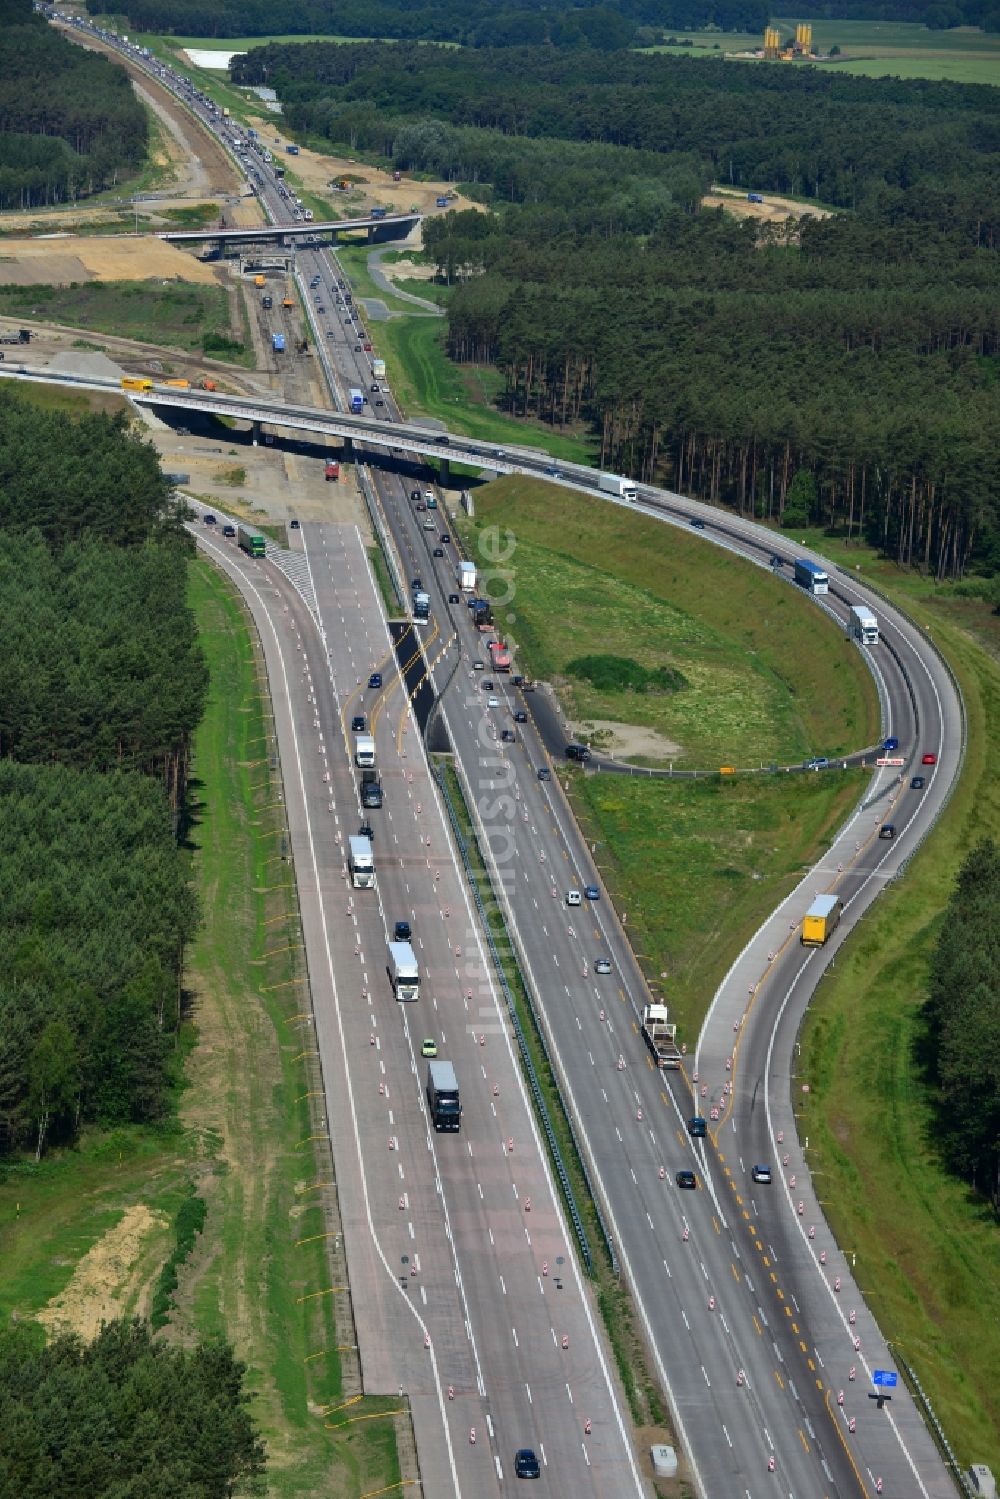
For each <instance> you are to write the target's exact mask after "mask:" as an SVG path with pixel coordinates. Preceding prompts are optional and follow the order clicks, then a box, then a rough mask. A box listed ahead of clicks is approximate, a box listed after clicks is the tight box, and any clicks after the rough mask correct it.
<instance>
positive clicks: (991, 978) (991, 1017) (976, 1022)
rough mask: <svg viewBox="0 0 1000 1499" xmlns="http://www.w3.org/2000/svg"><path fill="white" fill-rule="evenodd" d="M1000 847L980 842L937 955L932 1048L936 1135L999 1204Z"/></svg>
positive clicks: (958, 1168) (953, 1160) (931, 994)
mask: <svg viewBox="0 0 1000 1499" xmlns="http://www.w3.org/2000/svg"><path fill="white" fill-rule="evenodd" d="M998 902H1000V849H998V848H997V846H996V844H995V843H993V841H992V840H989V841H986V842H983V843H981V844H979V845H978V847H976V848H975V849H973V851H972V853H971V854H970V855H969V856H968V858H967V859H966V861H965V863H964V864H963V866H962V869H961V871H960V872H959V876H958V880H957V882H956V886H955V890H954V893H953V895H952V898H951V901H950V903H949V905H948V908H947V910H946V911H945V914H944V921H943V923H942V926H941V935H940V937H939V938H938V942H937V948H936V950H935V953H934V957H933V959H932V962H931V972H930V982H929V986H928V998H927V1003H926V1006H925V1012H924V1013H925V1019H926V1021H927V1054H928V1060H929V1063H930V1071H931V1075H932V1077H933V1080H934V1082H935V1084H936V1086H937V1090H938V1105H939V1106H938V1110H937V1120H936V1128H935V1137H936V1139H937V1141H938V1142H939V1143H940V1145H941V1148H942V1150H943V1152H944V1155H945V1158H946V1160H947V1161H948V1163H949V1165H950V1166H951V1168H952V1169H953V1170H954V1171H955V1172H956V1173H957V1174H958V1175H960V1176H961V1177H962V1178H963V1179H964V1180H965V1181H968V1182H970V1183H971V1184H972V1186H973V1187H974V1188H975V1190H976V1191H977V1192H980V1193H982V1194H983V1195H984V1196H986V1197H988V1198H989V1199H990V1201H991V1202H992V1203H993V1206H994V1208H996V1209H998V1210H1000V923H998V922H997V919H996V913H997V905H998Z"/></svg>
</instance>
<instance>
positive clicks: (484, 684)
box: [479, 677, 493, 692]
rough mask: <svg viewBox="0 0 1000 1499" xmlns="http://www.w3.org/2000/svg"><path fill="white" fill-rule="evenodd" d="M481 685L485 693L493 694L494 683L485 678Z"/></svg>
mask: <svg viewBox="0 0 1000 1499" xmlns="http://www.w3.org/2000/svg"><path fill="white" fill-rule="evenodd" d="M479 685H480V687H481V688H482V689H483V691H484V692H492V691H493V683H492V682H490V681H488V680H487V678H486V677H484V678H483V680H482V681H481V682H480V684H479Z"/></svg>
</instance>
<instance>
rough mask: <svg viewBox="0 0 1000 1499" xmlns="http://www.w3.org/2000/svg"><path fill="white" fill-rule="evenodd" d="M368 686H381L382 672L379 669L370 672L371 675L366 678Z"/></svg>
mask: <svg viewBox="0 0 1000 1499" xmlns="http://www.w3.org/2000/svg"><path fill="white" fill-rule="evenodd" d="M368 686H369V687H372V688H375V687H381V686H382V673H381V672H380V671H373V672H372V674H371V676H370V677H369V678H368Z"/></svg>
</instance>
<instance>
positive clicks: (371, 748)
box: [354, 734, 375, 770]
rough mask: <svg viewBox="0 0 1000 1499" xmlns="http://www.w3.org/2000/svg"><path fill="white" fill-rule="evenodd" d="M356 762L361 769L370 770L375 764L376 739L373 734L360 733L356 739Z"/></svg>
mask: <svg viewBox="0 0 1000 1499" xmlns="http://www.w3.org/2000/svg"><path fill="white" fill-rule="evenodd" d="M354 763H355V765H357V766H358V768H359V769H360V770H370V769H371V767H372V766H373V765H374V764H375V739H374V737H373V735H371V734H358V735H357V736H356V737H355V740H354Z"/></svg>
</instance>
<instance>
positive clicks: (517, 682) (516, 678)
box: [511, 671, 524, 687]
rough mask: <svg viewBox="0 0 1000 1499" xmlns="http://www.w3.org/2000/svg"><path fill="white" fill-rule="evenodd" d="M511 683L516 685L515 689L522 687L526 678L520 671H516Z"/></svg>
mask: <svg viewBox="0 0 1000 1499" xmlns="http://www.w3.org/2000/svg"><path fill="white" fill-rule="evenodd" d="M511 681H512V682H513V683H514V686H515V687H520V686H521V683H522V682H523V681H524V677H523V676H522V675H521V673H520V672H519V671H516V672H515V673H514V675H513V676H512V677H511Z"/></svg>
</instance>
